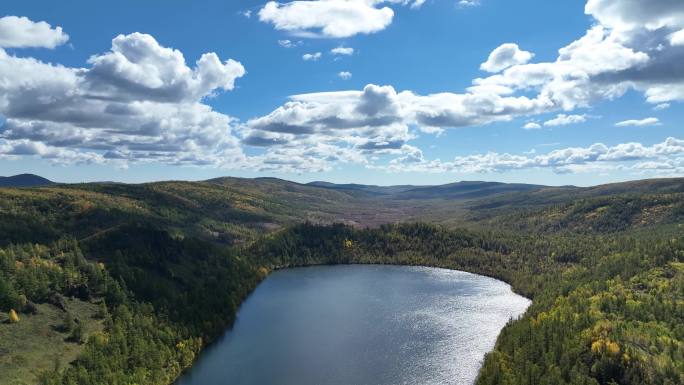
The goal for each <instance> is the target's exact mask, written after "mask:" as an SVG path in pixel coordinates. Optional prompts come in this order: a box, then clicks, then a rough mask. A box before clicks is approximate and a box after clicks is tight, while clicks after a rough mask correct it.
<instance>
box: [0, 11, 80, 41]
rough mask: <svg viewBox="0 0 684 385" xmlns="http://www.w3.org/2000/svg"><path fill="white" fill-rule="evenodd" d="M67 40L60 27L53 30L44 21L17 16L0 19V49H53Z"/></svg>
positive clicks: (67, 36) (67, 37)
mask: <svg viewBox="0 0 684 385" xmlns="http://www.w3.org/2000/svg"><path fill="white" fill-rule="evenodd" d="M68 40H69V35H67V34H66V33H64V32H63V31H62V27H55V28H53V27H52V26H51V25H50V24H48V23H47V22H44V21H38V22H35V21H32V20H30V19H28V18H26V17H17V16H5V17H2V18H0V48H27V47H40V48H55V47H57V46H59V45H62V44H64V43H66V42H67V41H68Z"/></svg>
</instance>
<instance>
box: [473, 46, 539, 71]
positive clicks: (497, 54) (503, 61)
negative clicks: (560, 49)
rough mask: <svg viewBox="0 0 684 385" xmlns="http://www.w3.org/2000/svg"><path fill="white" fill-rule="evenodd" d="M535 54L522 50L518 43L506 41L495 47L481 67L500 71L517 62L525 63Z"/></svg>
mask: <svg viewBox="0 0 684 385" xmlns="http://www.w3.org/2000/svg"><path fill="white" fill-rule="evenodd" d="M533 56H534V54H533V53H531V52H527V51H523V50H521V49H520V48H519V47H518V45H517V44H513V43H506V44H502V45H500V46H498V47H497V48H496V49H494V51H492V53H490V54H489V58H487V61H486V62H484V63H482V64H481V65H480V69H481V70H483V71H487V72H500V71H502V70H504V69H506V68H508V67H511V66H513V65H516V64H525V63H527V62H528V61H530V59H532V57H533Z"/></svg>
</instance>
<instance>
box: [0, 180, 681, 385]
mask: <svg viewBox="0 0 684 385" xmlns="http://www.w3.org/2000/svg"><path fill="white" fill-rule="evenodd" d="M683 181H684V180H683V179H667V180H646V181H634V182H628V183H623V184H611V185H606V186H596V187H591V188H570V187H568V188H546V187H541V188H540V187H538V186H535V187H530V186H528V185H515V186H513V187H512V188H510V189H508V188H507V187H506V185H497V184H495V185H489V184H484V185H483V184H481V183H461V184H455V185H451V186H449V185H447V186H446V187H445V186H437V187H436V188H434V189H432V190H430V191H428V192H425V191H423V192H422V193H420V194H415V195H412V198H410V199H403V198H402V199H399V198H397V196H401V195H402V194H404V193H408V192H410V191H412V190H405V191H402V192H394V193H393V194H382V195H378V194H370V193H369V192H368V191H365V192H364V191H360V190H358V189H351V190H347V189H331V188H329V187H322V186H317V185H303V184H298V183H293V182H289V181H284V180H280V179H273V178H262V179H240V178H220V179H213V180H209V181H205V182H158V183H146V184H137V185H127V184H120V183H119V184H113V183H97V184H80V185H58V186H49V187H40V188H29V189H25V188H22V189H17V188H0V321H3V320H5V321H6V322H5V323H2V324H0V336H2V335H12V336H13V338H12V339H2V340H0V370H2V372H3V374H4V376H5V378H10V379H12V381H13V382H16V383H29V384H37V383H41V384H55V385H57V384H89V383H98V384H100V383H105V384H118V383H132V382H137V383H145V384H159V385H166V384H169V383H171V382H172V381H173V379H175V378H176V376H178V375H179V374H180V373H181V372H182V371H183V370H184V369H185V368H187V367H189V366H190V365H191V364H192V363H193V362H194V359H195V357H196V355H197V354H198V353H199V352H200V351H201V349H202V348H203V347H205V346H206V345H207V344H208V343H209V342H211V341H213V340H214V339H215V338H217V337H218V336H219V335H220V334H221V333H222V331H223V330H224V329H225V328H226V327H229V326H230V325H231V323H232V322H233V320H234V317H235V315H236V312H237V309H238V307H239V304H240V303H241V302H242V300H243V299H244V298H245V297H246V296H247V295H248V294H249V293H250V292H251V291H252V290H253V289H254V288H255V287H256V285H257V284H258V283H259V282H260V281H261V280H262V279H263V278H265V277H266V276H267V275H268V274H269V272H270V271H272V270H273V269H276V268H282V267H287V266H303V265H311V264H330V263H391V264H410V265H426V266H438V267H445V268H454V269H460V270H466V271H471V272H475V273H480V274H486V275H489V276H493V277H497V278H499V279H502V280H505V281H506V282H509V283H510V284H511V285H512V286H513V288H514V289H515V290H516V291H517V292H519V293H521V294H524V295H526V296H528V297H530V298H532V299H533V301H534V302H533V305H532V307H531V308H530V309H529V311H528V312H527V313H526V315H525V316H524V317H523V318H522V319H521V320H519V321H516V322H513V323H511V324H510V325H509V326H507V327H506V328H505V329H504V330H503V331H502V334H501V336H500V338H499V341H498V343H497V347H496V348H495V350H494V351H493V352H492V353H491V354H490V355H488V356H487V359H486V360H485V363H484V367H483V369H482V371H481V377H480V379H479V380H478V384H481V385H484V384H501V383H508V384H513V385H516V384H529V385H532V384H540V383H544V381H546V382H547V383H553V384H572V385H575V384H601V385H603V384H605V385H608V384H612V383H620V384H629V385H636V384H653V385H655V384H665V383H667V384H670V383H671V384H674V383H681V380H683V379H684V374H683V373H684V358H683V357H684V329H682V328H681V322H680V321H681V319H680V318H681V317H680V315H681V314H682V312H684V308H682V306H683V305H682V304H684V295H683V294H682V293H684V292H682V282H684V281H683V280H682V279H683V277H684V275H683V272H684V270H682V268H681V266H682V263H684V237H683V236H682V235H683V231H682V227H681V226H682V222H684V192H683V191H682V190H681V188H682V182H683ZM402 188H403V187H402ZM420 189H423V187H421V188H420ZM519 189H523V191H517V190H519ZM511 190H513V191H511ZM435 191H445V194H447V195H448V194H450V193H452V194H454V195H453V196H457V197H459V198H457V199H451V198H447V199H434V198H433V197H434V196H435V194H436V192H435ZM483 191H496V193H493V194H491V195H488V196H485V197H481V198H472V197H469V198H468V199H465V198H461V197H463V196H468V192H477V193H478V194H479V193H481V192H483ZM418 197H423V198H422V199H421V198H418ZM418 221H420V222H423V223H414V222H418ZM335 222H344V223H347V224H351V225H353V226H349V225H345V224H333V223H335ZM394 222H401V224H396V225H382V223H394ZM430 222H431V223H440V224H443V225H434V224H430ZM362 224H363V225H362ZM366 226H369V228H366ZM207 293H212V295H207ZM215 293H224V294H223V295H214V294H215ZM13 309H14V310H16V311H17V312H18V315H19V318H20V320H19V322H18V323H11V322H10V321H9V318H10V316H9V312H10V311H11V310H13ZM17 341H25V343H24V345H22V348H21V349H18V348H17V346H18V345H19V343H18V342H17ZM60 341H61V342H60ZM41 345H48V346H50V347H51V348H52V349H53V350H54V351H55V352H56V351H60V350H64V351H65V352H68V354H65V355H62V356H59V357H57V355H55V356H54V357H55V358H54V359H53V363H52V365H46V364H45V354H48V355H51V354H53V353H51V351H50V350H48V351H45V352H41V351H39V350H40V349H38V348H37V347H39V346H41ZM32 347H33V348H32ZM43 353H44V354H43ZM74 357H77V358H76V359H74ZM105 357H106V358H105ZM27 367H29V368H35V370H32V371H27V370H26V368H27ZM41 373H42V374H41ZM521 373H524V374H525V375H521ZM38 374H40V375H38ZM504 379H505V380H504ZM549 381H550V382H549ZM10 383H12V382H10Z"/></svg>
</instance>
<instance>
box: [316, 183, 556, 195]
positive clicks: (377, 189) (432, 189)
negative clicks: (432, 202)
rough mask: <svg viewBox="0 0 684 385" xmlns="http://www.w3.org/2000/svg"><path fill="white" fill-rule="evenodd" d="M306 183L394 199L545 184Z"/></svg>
mask: <svg viewBox="0 0 684 385" xmlns="http://www.w3.org/2000/svg"><path fill="white" fill-rule="evenodd" d="M308 185H309V186H316V187H323V188H327V189H331V190H338V191H357V192H362V193H366V194H368V195H373V196H382V197H383V198H386V199H397V200H411V199H416V200H424V199H445V200H464V199H477V198H484V197H488V196H492V195H499V194H506V193H512V192H523V191H534V190H539V189H541V188H543V187H545V186H541V185H532V184H522V183H499V182H480V181H463V182H456V183H449V184H444V185H437V186H413V185H400V186H374V185H363V184H335V183H329V182H311V183H308Z"/></svg>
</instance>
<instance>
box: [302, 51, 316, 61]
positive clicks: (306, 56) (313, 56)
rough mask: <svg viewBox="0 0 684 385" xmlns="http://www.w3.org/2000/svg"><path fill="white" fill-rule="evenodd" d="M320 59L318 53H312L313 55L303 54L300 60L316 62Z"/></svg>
mask: <svg viewBox="0 0 684 385" xmlns="http://www.w3.org/2000/svg"><path fill="white" fill-rule="evenodd" d="M320 58H321V53H320V52H314V53H305V54H304V55H302V59H304V60H306V61H318V59H320Z"/></svg>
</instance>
